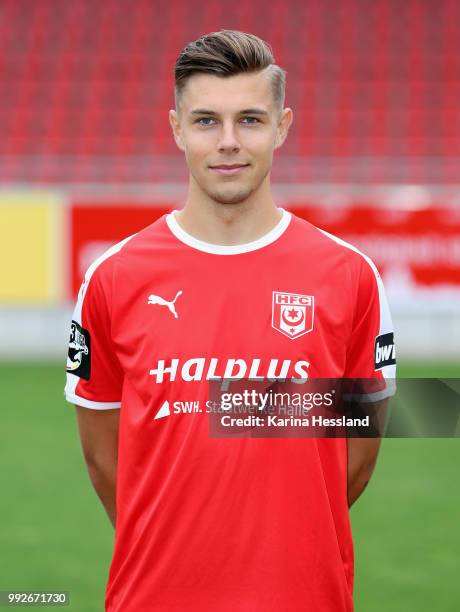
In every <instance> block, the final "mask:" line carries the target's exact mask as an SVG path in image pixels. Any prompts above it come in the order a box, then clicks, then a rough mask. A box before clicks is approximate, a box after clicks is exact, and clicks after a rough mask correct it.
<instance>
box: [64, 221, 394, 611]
mask: <svg viewBox="0 0 460 612" xmlns="http://www.w3.org/2000/svg"><path fill="white" fill-rule="evenodd" d="M280 210H281V211H282V218H281V220H280V221H279V223H278V224H277V226H276V227H275V228H274V229H273V230H272V231H270V232H269V233H268V234H266V235H265V236H263V237H262V238H259V239H258V240H255V241H253V242H250V243H246V244H240V245H234V246H222V245H214V244H209V243H206V242H203V241H200V240H197V239H196V238H194V237H193V236H191V235H190V234H188V233H186V232H185V231H184V230H183V229H182V228H181V227H180V225H179V224H178V221H177V219H176V216H175V212H174V211H173V212H171V213H169V214H166V215H163V216H162V217H161V218H159V219H158V220H156V221H155V222H154V223H152V224H151V225H150V226H148V227H147V228H145V229H144V230H142V231H140V232H139V233H137V234H135V235H134V236H131V237H129V238H127V239H125V240H123V241H122V242H120V243H119V244H117V245H115V246H114V247H112V248H111V249H109V250H108V251H107V252H106V253H105V254H104V255H103V256H102V257H100V258H99V259H98V260H97V261H95V262H94V263H93V264H92V265H91V266H90V268H89V269H88V271H87V273H86V276H85V280H84V282H83V284H82V287H81V289H80V293H79V297H78V302H77V305H76V308H75V311H74V315H73V321H72V331H71V338H70V348H69V358H68V364H67V384H66V388H65V396H66V398H67V400H68V401H69V402H72V403H75V404H79V405H81V406H84V407H87V408H89V409H102V410H103V409H108V408H121V412H120V428H119V443H118V444H119V454H118V478H117V519H116V529H115V545H114V551H113V558H112V563H111V567H110V572H109V576H108V583H107V590H106V602H105V604H106V608H105V609H106V610H107V611H108V612H151V611H152V610H155V611H158V612H160V611H161V612H174V611H181V612H182V611H183V610H190V611H197V612H198V611H199V612H205V611H209V612H210V611H213V612H214V611H219V612H227V611H228V612H237V611H238V612H243V611H244V612H249V611H250V612H269V611H273V612H275V611H276V612H279V611H280V610H286V611H293V612H294V611H295V612H298V611H300V610H305V611H312V610H314V611H315V612H341V611H343V612H345V611H346V612H349V611H351V610H353V601H352V591H353V575H354V573H353V542H352V534H351V529H350V521H349V510H348V504H347V440H346V438H328V439H321V438H301V437H299V438H296V437H286V438H283V437H274V438H273V437H271V438H265V437H259V438H257V437H254V438H248V437H236V436H233V437H211V436H210V435H209V431H208V418H207V414H206V407H207V402H208V401H209V385H210V381H211V380H219V379H220V378H232V379H233V378H236V379H238V378H239V379H243V378H253V377H255V378H257V377H268V378H270V377H271V378H273V379H277V378H278V377H279V378H281V379H282V378H286V377H289V378H291V379H292V380H293V381H295V380H296V379H299V380H302V379H303V380H305V378H339V377H349V378H354V377H362V378H379V379H382V382H384V381H385V379H387V378H388V380H389V379H390V378H394V375H395V359H394V357H395V355H394V345H393V329H392V324H391V318H390V314H389V310H388V305H387V302H386V299H385V295H384V289H383V285H382V281H381V279H380V276H379V274H378V272H377V270H376V268H375V266H374V264H373V263H372V261H370V260H369V258H367V257H366V256H365V255H363V254H362V253H360V252H359V251H358V250H357V249H356V248H354V247H353V246H351V245H349V244H348V243H345V242H343V241H342V240H340V239H338V238H336V237H334V236H332V235H330V234H328V233H326V232H324V231H322V230H320V229H318V228H316V227H314V226H313V225H311V224H310V223H308V222H307V221H304V220H302V219H300V218H299V217H296V216H294V215H293V214H291V213H289V212H288V211H286V210H283V209H280ZM176 212H177V211H176ZM384 388H385V390H384V391H383V392H382V393H381V394H380V396H381V397H383V396H384V395H385V394H386V395H390V394H391V393H392V392H393V387H391V386H390V385H388V384H386V385H384Z"/></svg>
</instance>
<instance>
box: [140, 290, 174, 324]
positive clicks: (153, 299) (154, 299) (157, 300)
mask: <svg viewBox="0 0 460 612" xmlns="http://www.w3.org/2000/svg"><path fill="white" fill-rule="evenodd" d="M181 293H182V291H178V292H177V294H176V297H175V298H174V299H173V300H172V301H171V302H168V301H167V300H165V299H164V298H162V297H160V296H159V295H153V294H152V295H149V299H148V302H147V304H158V305H159V306H167V308H168V310H169V311H170V313H171V314H173V315H174V317H175V318H176V319H177V318H178V316H179V315H178V314H177V312H176V307H175V306H174V302H175V301H176V300H177V298H178V297H179V296H180V294H181Z"/></svg>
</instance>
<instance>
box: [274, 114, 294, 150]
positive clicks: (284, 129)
mask: <svg viewBox="0 0 460 612" xmlns="http://www.w3.org/2000/svg"><path fill="white" fill-rule="evenodd" d="M293 119H294V115H293V113H292V110H291V109H290V108H283V110H282V111H281V116H280V119H279V121H278V125H277V127H276V138H275V149H278V147H280V146H281V145H282V144H283V142H284V141H285V140H286V136H287V135H288V131H289V127H290V125H291V123H292V120H293Z"/></svg>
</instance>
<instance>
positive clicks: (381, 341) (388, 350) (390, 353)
mask: <svg viewBox="0 0 460 612" xmlns="http://www.w3.org/2000/svg"><path fill="white" fill-rule="evenodd" d="M374 361H375V364H374V367H375V369H376V370H381V369H382V368H384V367H385V366H389V365H395V363H396V348H395V341H394V334H393V332H390V333H388V334H381V335H380V336H377V337H376V338H375V352H374Z"/></svg>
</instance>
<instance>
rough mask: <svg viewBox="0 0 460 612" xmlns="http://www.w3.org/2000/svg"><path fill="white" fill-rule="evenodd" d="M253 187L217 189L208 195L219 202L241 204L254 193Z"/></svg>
mask: <svg viewBox="0 0 460 612" xmlns="http://www.w3.org/2000/svg"><path fill="white" fill-rule="evenodd" d="M252 191H253V190H252V189H237V190H235V189H232V190H230V189H229V190H223V189H222V190H215V191H211V192H209V193H208V195H209V196H210V197H211V198H212V199H213V200H214V201H215V202H219V204H240V203H241V202H244V201H245V200H247V199H248V197H249V196H250V195H251V193H252Z"/></svg>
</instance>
